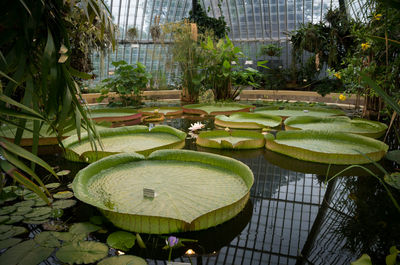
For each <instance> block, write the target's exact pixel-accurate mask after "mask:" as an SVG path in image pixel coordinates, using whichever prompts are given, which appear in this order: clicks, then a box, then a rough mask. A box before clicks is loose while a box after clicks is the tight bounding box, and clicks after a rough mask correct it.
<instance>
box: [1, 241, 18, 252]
mask: <svg viewBox="0 0 400 265" xmlns="http://www.w3.org/2000/svg"><path fill="white" fill-rule="evenodd" d="M21 241H22V239H21V238H9V239H6V240H2V241H0V250H1V249H5V248H9V247H12V246H14V245H16V244H18V243H19V242H21Z"/></svg>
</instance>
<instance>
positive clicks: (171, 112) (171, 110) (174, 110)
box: [138, 107, 183, 116]
mask: <svg viewBox="0 0 400 265" xmlns="http://www.w3.org/2000/svg"><path fill="white" fill-rule="evenodd" d="M138 111H139V112H141V113H142V114H143V115H153V114H155V113H161V114H164V115H165V116H175V115H181V114H182V113H183V110H182V108H181V107H149V108H142V109H139V110H138Z"/></svg>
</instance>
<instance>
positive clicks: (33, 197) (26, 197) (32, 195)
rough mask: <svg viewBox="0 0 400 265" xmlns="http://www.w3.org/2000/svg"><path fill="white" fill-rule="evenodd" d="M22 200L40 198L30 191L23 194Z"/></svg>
mask: <svg viewBox="0 0 400 265" xmlns="http://www.w3.org/2000/svg"><path fill="white" fill-rule="evenodd" d="M24 200H27V201H28V200H41V199H40V197H39V195H37V194H36V193H34V192H31V193H29V194H27V195H25V196H24Z"/></svg>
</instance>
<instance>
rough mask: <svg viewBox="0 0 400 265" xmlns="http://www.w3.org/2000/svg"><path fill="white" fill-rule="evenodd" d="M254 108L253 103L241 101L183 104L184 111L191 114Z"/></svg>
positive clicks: (223, 112) (214, 113) (215, 113)
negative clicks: (248, 103)
mask: <svg viewBox="0 0 400 265" xmlns="http://www.w3.org/2000/svg"><path fill="white" fill-rule="evenodd" d="M251 109H254V106H253V105H245V104H239V103H214V104H191V105H185V106H183V112H184V113H189V114H205V115H228V114H231V113H234V112H239V111H240V112H245V111H250V110H251Z"/></svg>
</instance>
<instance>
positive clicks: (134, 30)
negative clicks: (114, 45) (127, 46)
mask: <svg viewBox="0 0 400 265" xmlns="http://www.w3.org/2000/svg"><path fill="white" fill-rule="evenodd" d="M126 36H127V37H128V39H130V40H135V39H136V38H137V37H138V30H137V28H136V27H135V26H133V27H131V28H129V29H128V30H127V31H126Z"/></svg>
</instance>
